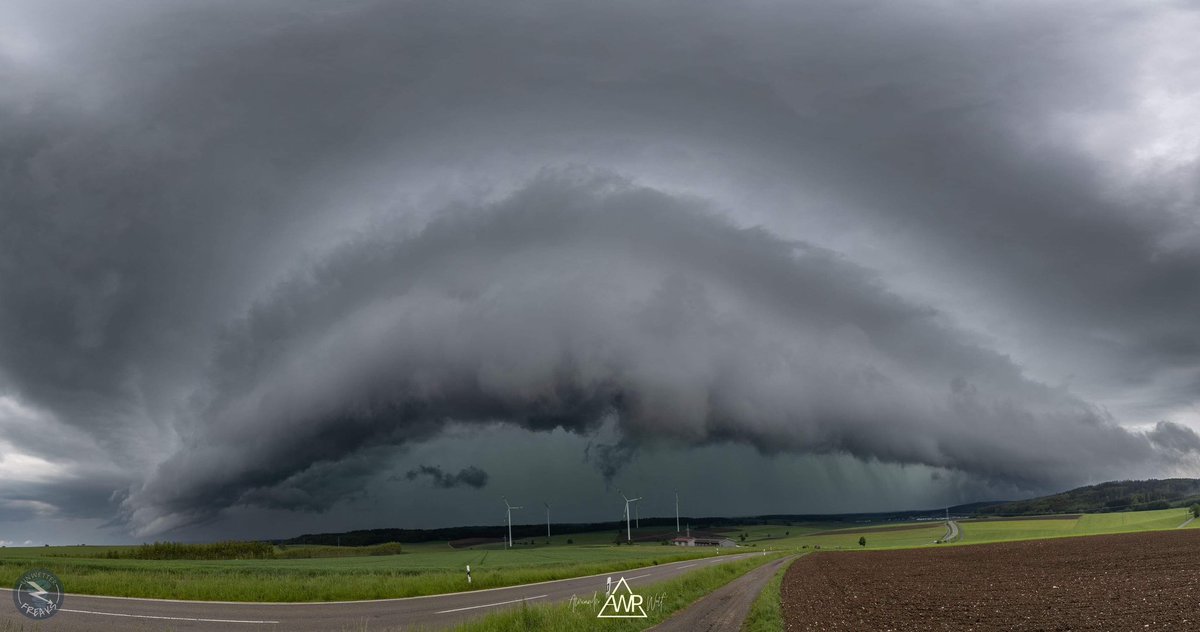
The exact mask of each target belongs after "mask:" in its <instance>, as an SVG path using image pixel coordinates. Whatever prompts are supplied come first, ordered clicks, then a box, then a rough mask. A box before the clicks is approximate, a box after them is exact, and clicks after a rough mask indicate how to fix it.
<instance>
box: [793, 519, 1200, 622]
mask: <svg viewBox="0 0 1200 632" xmlns="http://www.w3.org/2000/svg"><path fill="white" fill-rule="evenodd" d="M782 596H783V605H784V617H785V620H786V622H787V629H788V630H855V631H860V630H1162V629H1166V630H1184V629H1188V630H1195V629H1200V532H1195V531H1190V530H1185V531H1158V532H1149V533H1131V534H1121V535H1103V536H1090V537H1078V538H1057V539H1052V540H1036V541H1028V542H1005V543H999V544H980V545H975V546H953V547H946V548H932V549H909V550H897V551H862V552H844V553H814V554H812V555H808V556H806V557H803V558H801V559H799V560H797V561H796V563H794V564H792V566H791V568H790V569H789V570H788V572H787V575H786V577H785V579H784V582H783V586H782Z"/></svg>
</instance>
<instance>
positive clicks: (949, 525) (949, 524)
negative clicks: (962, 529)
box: [942, 520, 958, 542]
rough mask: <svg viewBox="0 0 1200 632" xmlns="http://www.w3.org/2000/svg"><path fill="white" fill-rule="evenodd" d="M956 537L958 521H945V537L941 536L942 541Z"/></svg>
mask: <svg viewBox="0 0 1200 632" xmlns="http://www.w3.org/2000/svg"><path fill="white" fill-rule="evenodd" d="M957 539H958V523H957V522H955V521H953V520H948V521H946V537H944V538H942V541H943V542H953V541H955V540H957Z"/></svg>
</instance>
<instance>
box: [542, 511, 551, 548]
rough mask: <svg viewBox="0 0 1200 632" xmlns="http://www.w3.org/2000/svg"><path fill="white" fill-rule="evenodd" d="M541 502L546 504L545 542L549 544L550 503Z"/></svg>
mask: <svg viewBox="0 0 1200 632" xmlns="http://www.w3.org/2000/svg"><path fill="white" fill-rule="evenodd" d="M542 504H543V505H545V506H546V544H550V503H547V502H543V503H542Z"/></svg>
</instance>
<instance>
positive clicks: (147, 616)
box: [61, 608, 279, 624]
mask: <svg viewBox="0 0 1200 632" xmlns="http://www.w3.org/2000/svg"><path fill="white" fill-rule="evenodd" d="M61 610H62V612H77V613H79V614H98V615H102V616H105V617H127V618H130V619H158V620H161V621H203V622H204V623H255V624H273V623H279V622H278V621H247V620H241V619H199V618H194V617H158V616H154V615H150V614H124V613H121V612H95V611H93V610H68V609H67V608H62V609H61Z"/></svg>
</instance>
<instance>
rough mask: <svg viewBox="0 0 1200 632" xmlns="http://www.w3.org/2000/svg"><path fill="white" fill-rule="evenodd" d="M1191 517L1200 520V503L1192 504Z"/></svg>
mask: <svg viewBox="0 0 1200 632" xmlns="http://www.w3.org/2000/svg"><path fill="white" fill-rule="evenodd" d="M1192 517H1193V518H1200V503H1193V504H1192Z"/></svg>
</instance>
